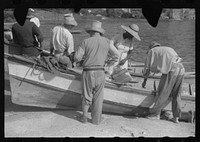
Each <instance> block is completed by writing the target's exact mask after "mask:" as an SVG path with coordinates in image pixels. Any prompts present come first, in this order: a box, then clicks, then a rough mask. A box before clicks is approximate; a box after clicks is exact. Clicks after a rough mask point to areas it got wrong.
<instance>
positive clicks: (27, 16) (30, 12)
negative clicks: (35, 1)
mask: <svg viewBox="0 0 200 142" xmlns="http://www.w3.org/2000/svg"><path fill="white" fill-rule="evenodd" d="M34 12H35V10H33V9H32V8H29V9H28V13H27V15H26V18H27V19H31V18H34V17H35V16H34V15H33V13H34Z"/></svg>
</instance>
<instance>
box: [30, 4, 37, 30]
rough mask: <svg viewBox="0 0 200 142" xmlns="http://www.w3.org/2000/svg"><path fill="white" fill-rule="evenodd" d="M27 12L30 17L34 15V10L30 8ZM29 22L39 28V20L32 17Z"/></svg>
mask: <svg viewBox="0 0 200 142" xmlns="http://www.w3.org/2000/svg"><path fill="white" fill-rule="evenodd" d="M29 12H30V13H31V15H34V13H35V10H34V9H32V8H29ZM30 21H31V22H33V23H35V25H36V26H37V27H38V28H39V27H40V20H39V19H38V18H37V17H36V16H35V15H34V17H32V18H31V19H30Z"/></svg>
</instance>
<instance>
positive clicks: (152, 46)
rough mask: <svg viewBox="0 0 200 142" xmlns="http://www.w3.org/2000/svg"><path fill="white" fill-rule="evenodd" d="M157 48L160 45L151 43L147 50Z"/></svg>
mask: <svg viewBox="0 0 200 142" xmlns="http://www.w3.org/2000/svg"><path fill="white" fill-rule="evenodd" d="M158 46H161V45H160V43H158V42H155V41H153V42H151V43H150V45H149V50H150V49H152V48H154V47H158Z"/></svg>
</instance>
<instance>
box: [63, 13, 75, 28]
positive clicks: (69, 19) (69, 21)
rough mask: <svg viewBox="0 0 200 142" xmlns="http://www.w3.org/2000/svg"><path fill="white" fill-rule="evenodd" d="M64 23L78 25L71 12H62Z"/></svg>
mask: <svg viewBox="0 0 200 142" xmlns="http://www.w3.org/2000/svg"><path fill="white" fill-rule="evenodd" d="M64 24H66V25H73V26H77V25H78V24H77V22H76V20H75V19H74V17H73V14H72V13H68V14H64Z"/></svg>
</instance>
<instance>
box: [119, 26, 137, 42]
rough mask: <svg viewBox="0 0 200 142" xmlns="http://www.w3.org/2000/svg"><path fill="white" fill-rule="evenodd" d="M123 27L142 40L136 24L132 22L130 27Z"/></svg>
mask: <svg viewBox="0 0 200 142" xmlns="http://www.w3.org/2000/svg"><path fill="white" fill-rule="evenodd" d="M121 27H122V28H123V29H124V30H125V31H127V32H128V33H130V34H131V35H132V36H134V37H135V38H136V39H137V40H139V41H141V39H140V37H139V35H138V32H139V27H138V25H136V24H131V25H130V26H129V27H127V26H123V25H121Z"/></svg>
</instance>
